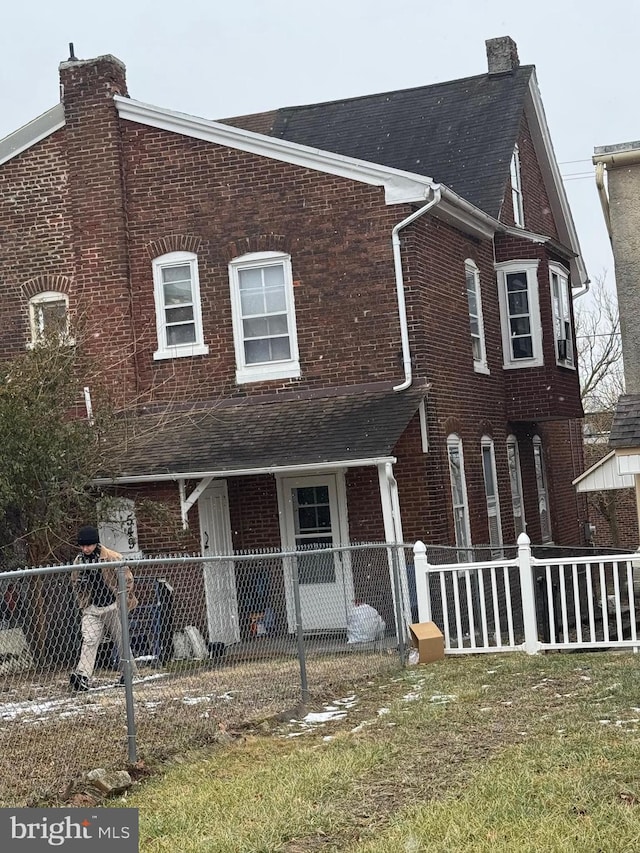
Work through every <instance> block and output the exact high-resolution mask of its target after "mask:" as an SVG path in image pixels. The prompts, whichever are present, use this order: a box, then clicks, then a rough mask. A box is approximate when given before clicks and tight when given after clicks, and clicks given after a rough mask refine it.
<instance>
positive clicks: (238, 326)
mask: <svg viewBox="0 0 640 853" xmlns="http://www.w3.org/2000/svg"><path fill="white" fill-rule="evenodd" d="M229 281H230V286H231V304H232V307H233V335H234V342H235V351H236V381H237V382H238V383H242V382H258V381H261V380H266V379H287V378H295V377H298V376H300V361H299V357H298V342H297V333H296V318H295V306H294V299H293V278H292V273H291V258H290V256H289V255H285V254H283V253H282V252H259V253H255V254H249V255H243V256H242V257H239V258H235V259H234V260H233V261H231V263H230V264H229Z"/></svg>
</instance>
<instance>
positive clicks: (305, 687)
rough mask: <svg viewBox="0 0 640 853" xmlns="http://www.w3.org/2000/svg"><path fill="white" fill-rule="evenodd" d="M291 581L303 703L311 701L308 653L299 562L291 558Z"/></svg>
mask: <svg viewBox="0 0 640 853" xmlns="http://www.w3.org/2000/svg"><path fill="white" fill-rule="evenodd" d="M291 579H292V581H293V602H294V607H295V617H296V641H297V644H298V663H299V664H300V689H301V692H302V701H303V702H307V701H308V700H309V682H308V681H307V652H306V648H305V644H304V634H303V632H302V607H301V605H300V578H299V575H298V560H297V558H296V557H295V556H294V557H291Z"/></svg>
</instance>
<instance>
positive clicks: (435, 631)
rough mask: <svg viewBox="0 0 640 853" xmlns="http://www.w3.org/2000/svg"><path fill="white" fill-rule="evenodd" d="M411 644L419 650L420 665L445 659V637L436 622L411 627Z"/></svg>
mask: <svg viewBox="0 0 640 853" xmlns="http://www.w3.org/2000/svg"><path fill="white" fill-rule="evenodd" d="M409 634H410V636H411V642H412V643H413V645H414V646H415V648H416V649H418V663H430V662H431V661H434V660H440V659H441V658H443V657H444V636H443V635H442V631H441V630H440V628H438V626H437V625H436V624H435V622H416V623H415V624H414V625H409Z"/></svg>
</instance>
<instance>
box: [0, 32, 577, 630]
mask: <svg viewBox="0 0 640 853" xmlns="http://www.w3.org/2000/svg"><path fill="white" fill-rule="evenodd" d="M487 55H488V61H489V70H488V73H485V74H480V75H477V76H474V77H469V78H465V79H462V80H455V81H452V82H447V83H439V84H435V85H430V86H424V87H419V88H415V89H409V90H405V91H399V92H390V93H385V94H382V95H371V96H366V97H362V98H351V99H348V100H346V101H334V102H331V103H328V104H316V105H312V106H305V107H295V108H291V109H284V110H279V111H276V112H274V113H268V114H261V115H256V116H246V117H243V118H237V119H227V120H225V121H224V122H216V121H210V120H208V119H202V118H196V117H193V116H189V115H185V114H182V113H176V112H172V111H169V110H166V109H161V108H159V107H155V106H150V105H148V104H145V103H142V102H140V101H136V100H132V99H131V98H129V96H128V93H127V86H126V80H125V68H124V66H123V65H122V63H121V62H120V61H119V60H118V59H116V58H114V57H112V56H101V57H98V58H97V59H93V60H87V61H84V60H82V61H79V60H70V61H67V62H63V63H62V64H61V65H60V81H61V91H62V103H60V104H59V105H57V106H55V107H53V109H51V110H50V111H49V112H47V113H45V114H44V115H42V116H40V117H39V118H37V119H35V120H34V121H33V122H31V123H30V124H29V125H27V126H25V127H23V128H20V129H19V130H17V131H16V132H15V133H13V134H12V135H10V136H9V137H7V138H5V139H4V140H1V141H0V229H1V233H2V252H1V254H0V287H1V288H2V296H3V311H2V316H1V318H0V353H1V355H2V357H4V358H11V357H12V356H14V355H16V354H17V353H19V352H21V351H23V350H24V348H25V347H27V346H29V345H31V344H32V343H33V342H34V341H37V339H38V336H39V335H40V334H42V331H43V330H46V329H47V328H48V327H50V328H54V329H56V330H62V332H61V333H62V334H63V335H64V334H65V333H66V329H67V325H66V324H67V318H68V317H71V318H72V319H73V320H74V323H73V325H72V327H73V328H77V327H78V324H79V320H80V321H81V322H80V325H81V326H82V330H83V331H82V345H83V346H84V347H85V348H86V349H87V351H88V352H89V354H90V355H93V356H94V357H95V358H96V359H97V360H99V362H100V364H101V365H102V367H103V369H104V371H105V374H106V375H107V376H108V377H109V378H110V381H111V385H112V390H113V394H114V398H115V400H116V403H117V405H118V406H119V407H120V408H121V409H122V410H123V411H128V412H129V416H128V417H127V418H125V419H123V430H124V431H125V432H126V434H125V435H123V436H121V439H122V440H121V441H119V442H118V444H117V446H115V447H114V448H113V459H114V470H115V471H116V476H115V477H105V481H104V485H105V486H109V487H112V488H113V489H115V490H116V491H117V493H118V494H120V495H121V496H123V497H124V498H126V499H127V501H129V503H128V504H127V506H126V512H124V515H123V517H124V516H126V519H127V522H126V524H127V529H126V530H124V531H123V533H122V534H121V536H120V537H118V533H117V529H116V528H117V519H116V520H113V519H112V520H111V521H112V523H111V525H110V526H109V536H110V537H111V538H110V540H109V541H112V542H114V543H116V544H117V543H118V542H119V541H120V540H121V541H122V542H124V544H125V547H126V550H127V551H130V552H137V550H138V549H140V551H142V552H143V553H145V554H153V553H158V552H161V551H167V550H174V549H175V547H176V545H175V538H174V536H173V533H172V531H171V528H170V527H169V526H167V525H166V523H161V522H159V521H158V520H157V518H154V517H152V516H147V515H146V514H144V513H142V512H136V507H138V506H141V505H142V499H143V498H144V499H154V500H156V501H162V502H164V503H165V504H166V505H167V506H168V507H169V509H170V510H172V511H173V512H174V515H175V516H177V518H178V519H180V520H181V521H182V522H183V523H184V526H185V528H186V534H185V538H184V540H183V542H182V543H181V544H182V546H183V547H185V548H188V549H196V548H197V549H200V548H201V549H202V552H203V553H204V554H208V553H219V554H229V553H232V552H234V551H240V550H242V551H250V552H256V553H260V551H261V549H265V548H280V547H283V548H285V549H294V548H297V547H299V546H305V545H308V546H311V547H315V548H322V547H326V546H330V545H333V544H338V543H349V542H371V541H373V542H399V541H405V542H408V543H411V542H413V541H415V540H416V539H418V538H420V539H422V540H424V541H426V542H428V543H430V544H441V545H450V546H453V545H457V546H459V547H460V548H461V549H469V548H471V547H472V546H474V545H488V546H490V549H491V551H493V552H494V553H500V549H501V547H502V545H503V544H514V543H515V541H516V539H517V537H518V535H519V534H520V533H521V532H522V531H523V530H524V529H525V527H526V530H527V532H528V534H529V536H530V537H531V539H532V541H533V542H534V543H537V544H551V543H555V544H558V545H580V544H584V521H585V520H586V504H585V501H584V498H583V497H582V496H580V495H576V493H575V490H574V489H573V488H572V480H573V479H574V478H575V477H576V475H577V474H578V473H579V472H580V471H581V470H582V468H583V456H582V436H581V421H580V419H581V417H582V408H581V403H580V393H579V385H578V377H577V373H576V359H575V349H574V326H573V307H572V294H574V295H575V293H576V292H578V293H580V292H584V289H585V287H586V284H587V278H586V273H585V270H584V266H583V263H582V259H581V256H580V250H579V246H578V241H577V237H576V233H575V229H574V226H573V222H572V218H571V213H570V210H569V207H568V203H567V198H566V195H565V192H564V189H563V186H562V182H561V179H560V175H559V171H558V166H557V163H556V160H555V157H554V153H553V148H552V145H551V141H550V137H549V130H548V128H547V125H546V121H545V117H544V111H543V108H542V103H541V100H540V94H539V91H538V86H537V82H536V75H535V69H534V67H533V66H520V65H519V63H518V58H517V51H516V47H515V44H514V43H513V41H512V40H511V39H510V38H500V39H491V40H490V41H488V42H487ZM74 334H75V332H74ZM133 412H135V414H136V416H135V417H134V416H131V415H132V413H133ZM136 539H137V541H136ZM485 556H488V553H485ZM299 569H300V572H299V573H300V581H301V586H302V596H301V601H302V610H303V623H304V627H305V628H306V629H308V630H325V629H336V628H344V625H345V612H346V604H348V602H349V601H350V600H351V599H354V598H357V599H361V600H366V599H367V597H368V595H369V594H370V592H371V590H370V586H371V584H372V582H373V579H372V577H371V572H372V568H371V566H369V565H368V564H366V565H359V564H358V562H357V560H355V559H354V560H353V561H351V562H349V561H348V560H346V559H344V560H339V559H337V558H336V559H335V560H334V559H331V560H330V561H325V562H323V563H322V564H321V565H319V566H315V567H309V566H305V565H301V566H299ZM288 572H289V569H288V567H287V566H285V567H284V568H283V569H280V576H278V577H276V576H274V577H272V578H271V582H272V589H273V590H275V591H276V592H275V594H277V595H279V596H281V598H282V601H283V602H284V603H285V604H286V614H287V618H286V620H285V622H286V624H284V625H283V628H284V629H286V628H287V627H288V628H289V630H291V629H292V627H293V621H292V620H293V609H292V607H293V604H292V597H291V596H292V593H291V589H292V587H291V577H290V576H289V573H288ZM237 578H238V575H237V574H236V573H234V571H233V566H229V567H228V574H227V575H226V576H225V577H224V578H220V579H218V580H219V583H220V589H221V590H223V591H224V594H225V595H227V596H229V600H234V598H235V597H236V596H237V595H241V594H242V592H241V590H240V589H239V586H238V581H237ZM218 627H219V630H218V631H217V638H222V639H224V640H229V641H230V640H232V639H234V636H233V632H234V631H237V626H236V627H235V628H234V625H233V624H232V620H231V621H230V622H229V624H226V625H223V626H218ZM212 633H214V632H213V631H212ZM236 638H237V637H236Z"/></svg>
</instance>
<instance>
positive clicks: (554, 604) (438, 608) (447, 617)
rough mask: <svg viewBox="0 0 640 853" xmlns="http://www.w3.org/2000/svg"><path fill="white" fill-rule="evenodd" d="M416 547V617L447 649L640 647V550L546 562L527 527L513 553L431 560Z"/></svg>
mask: <svg viewBox="0 0 640 853" xmlns="http://www.w3.org/2000/svg"><path fill="white" fill-rule="evenodd" d="M413 551H414V566H415V577H416V595H417V602H418V619H419V621H420V622H431V621H433V622H435V623H436V624H437V625H438V627H439V628H440V629H441V630H442V632H443V634H444V638H445V651H446V653H447V654H469V653H475V652H507V651H526V652H527V653H528V654H536V653H537V652H540V651H545V650H551V649H574V650H577V649H605V648H606V649H610V648H621V649H623V648H627V649H629V648H630V649H633V651H634V652H635V651H638V649H639V648H640V640H639V639H638V633H637V632H638V628H637V625H638V619H639V618H640V552H638V553H633V554H612V555H599V556H593V555H589V556H585V557H575V556H574V557H562V558H552V559H544V560H543V559H537V558H535V557H534V556H533V555H532V553H531V543H530V540H529V537H528V536H527V535H526V534H525V533H523V534H521V535H520V537H519V539H518V555H517V557H515V558H513V559H503V560H492V561H486V562H476V563H450V564H447V565H433V564H431V563H429V562H428V559H427V548H426V546H425V544H424V543H423V542H416V544H415V545H414V549H413Z"/></svg>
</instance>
